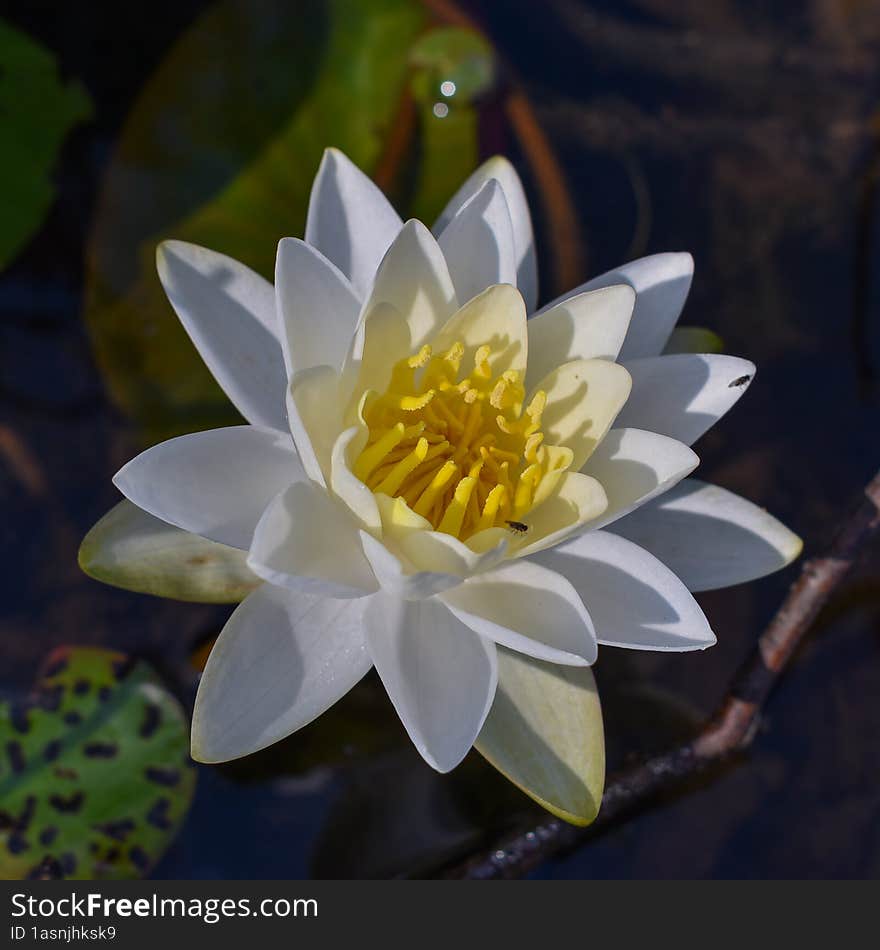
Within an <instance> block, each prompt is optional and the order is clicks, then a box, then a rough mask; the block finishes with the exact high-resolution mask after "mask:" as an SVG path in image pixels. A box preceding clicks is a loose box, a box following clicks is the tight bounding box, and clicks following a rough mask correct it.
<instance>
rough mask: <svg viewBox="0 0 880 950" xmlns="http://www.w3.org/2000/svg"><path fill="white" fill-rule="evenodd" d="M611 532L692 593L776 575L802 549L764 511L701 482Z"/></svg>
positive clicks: (680, 488)
mask: <svg viewBox="0 0 880 950" xmlns="http://www.w3.org/2000/svg"><path fill="white" fill-rule="evenodd" d="M612 530H613V532H614V533H615V534H619V535H621V536H622V537H624V538H628V539H629V540H630V541H633V542H635V543H636V544H638V545H639V546H640V547H643V548H645V549H646V550H647V551H650V552H651V553H652V554H653V555H654V556H655V557H657V558H659V559H660V560H661V561H663V563H664V564H665V565H666V566H667V567H669V568H671V569H672V570H673V571H674V572H675V574H677V575H678V576H679V577H680V578H681V579H682V580H683V581H684V583H685V584H686V585H687V587H688V588H689V589H690V590H692V591H700V590H715V589H716V588H718V587H730V586H732V585H733V584H742V583H745V582H746V581H751V580H755V578H758V577H764V576H765V575H766V574H772V573H773V572H774V571H778V570H780V569H781V568H783V567H785V566H786V565H787V564H790V563H791V562H792V561H793V560H794V559H795V558H796V557H797V556H798V555H799V554H800V553H801V548H802V547H803V542H802V541H801V539H800V538H799V537H798V536H797V535H796V534H794V532H792V531H789V529H788V528H786V527H785V525H784V524H782V522H780V521H777V519H776V518H774V517H773V515H771V514H770V513H769V512H767V511H765V510H764V509H763V508H759V507H758V506H757V505H754V504H752V502H750V501H746V499H745V498H740V496H739V495H735V494H734V493H733V492H729V491H727V490H726V489H724V488H720V487H719V486H718V485H707V484H706V483H705V482H701V481H698V480H697V479H696V478H688V479H685V480H684V481H683V482H680V483H679V484H678V485H676V486H675V487H674V488H672V489H670V490H669V491H668V492H666V493H665V494H663V495H661V496H660V497H659V498H656V499H654V501H652V502H650V503H649V504H647V505H645V506H644V507H642V508H639V509H638V511H634V512H633V513H632V514H630V515H627V516H626V517H625V518H622V519H621V520H620V521H618V522H617V523H616V524H615V525H614V527H613V529H612Z"/></svg>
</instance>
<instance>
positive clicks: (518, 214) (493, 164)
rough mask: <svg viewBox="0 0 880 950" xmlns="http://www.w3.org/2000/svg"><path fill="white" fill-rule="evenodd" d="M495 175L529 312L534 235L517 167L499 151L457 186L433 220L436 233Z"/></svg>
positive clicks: (534, 278) (534, 286)
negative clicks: (509, 222) (511, 231)
mask: <svg viewBox="0 0 880 950" xmlns="http://www.w3.org/2000/svg"><path fill="white" fill-rule="evenodd" d="M492 179H495V180H496V181H497V182H498V183H499V184H500V185H501V187H502V189H503V190H504V197H505V199H506V200H507V207H508V210H509V212H510V221H511V225H512V227H513V247H514V253H515V254H516V273H517V279H516V285H517V287H519V290H520V293H521V294H522V295H523V297H524V298H525V302H526V307H527V308H528V310H529V312H530V313H531V312H532V311H533V310H534V309H535V306H536V304H537V302H538V263H537V257H536V255H535V238H534V234H533V233H532V218H531V215H530V214H529V203H528V201H527V200H526V193H525V190H524V189H523V186H522V182H521V181H520V178H519V175H518V174H517V173H516V169H515V168H514V167H513V165H511V164H510V162H509V161H508V160H507V159H506V158H503V157H502V156H500V155H496V156H495V157H494V158H490V159H489V160H488V161H486V162H484V163H483V164H482V165H481V166H480V167H479V168H478V169H477V170H476V171H475V172H474V173H473V174H472V175H471V177H470V178H468V180H467V181H466V182H465V183H464V184H463V185H462V186H461V188H459V189H458V191H457V192H456V193H455V195H454V196H453V197H452V199H451V200H450V202H449V204H447V205H446V207H445V208H444V209H443V213H442V214H441V215H440V217H439V218H438V219H437V221H436V223H435V224H434V227H433V231H434V233H435V234H442V233H443V231H444V230H445V229H446V227H447V225H448V224H449V222H450V221H451V220H452V219H453V218H454V217H455V215H456V214H457V213H458V211H459V209H460V208H461V207H462V206H463V205H464V204H465V202H466V201H468V200H469V199H470V198H472V197H473V196H474V195H475V194H476V193H477V192H478V191H479V190H480V188H482V186H483V185H484V184H485V183H486V182H487V181H491V180H492Z"/></svg>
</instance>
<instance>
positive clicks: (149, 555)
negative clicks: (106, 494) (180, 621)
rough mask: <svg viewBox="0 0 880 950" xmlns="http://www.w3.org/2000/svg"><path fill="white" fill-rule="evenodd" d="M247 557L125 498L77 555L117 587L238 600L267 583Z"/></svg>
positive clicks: (204, 601)
mask: <svg viewBox="0 0 880 950" xmlns="http://www.w3.org/2000/svg"><path fill="white" fill-rule="evenodd" d="M246 557H247V556H246V554H245V552H244V551H241V550H239V549H238V548H231V547H229V546H228V545H226V544H217V542H216V541H208V540H207V539H206V538H203V537H200V536H199V535H197V534H192V533H191V532H189V531H184V530H183V529H182V528H176V527H174V525H170V524H168V523H167V522H165V521H160V520H159V519H158V518H154V517H153V516H152V515H150V514H147V512H146V511H142V510H141V509H140V508H138V507H137V506H136V505H133V504H132V503H131V502H130V501H128V500H127V499H123V500H122V501H121V502H119V504H118V505H116V506H115V507H113V508H111V509H110V510H109V511H108V512H107V514H106V515H104V517H103V518H101V520H100V521H99V522H98V523H97V524H96V525H94V526H93V527H92V529H91V530H90V531H89V533H88V534H87V535H86V536H85V537H84V538H83V540H82V544H81V545H80V548H79V557H78V560H79V566H80V567H81V568H82V570H83V571H85V573H86V574H88V575H89V577H94V578H95V579H96V580H99V581H102V582H103V583H104V584H112V585H113V586H114V587H122V588H124V589H125V590H133V591H137V592H138V593H141V594H152V595H153V596H154V597H170V598H171V599H172V600H188V601H194V602H196V603H202V604H237V603H239V602H240V601H242V600H244V598H245V597H247V595H248V594H249V593H250V592H251V591H252V590H254V588H255V587H259V585H260V584H261V583H262V581H261V580H260V578H259V577H257V576H256V575H255V574H254V573H253V571H251V569H250V568H249V567H248V566H247V564H246V563H245V561H246Z"/></svg>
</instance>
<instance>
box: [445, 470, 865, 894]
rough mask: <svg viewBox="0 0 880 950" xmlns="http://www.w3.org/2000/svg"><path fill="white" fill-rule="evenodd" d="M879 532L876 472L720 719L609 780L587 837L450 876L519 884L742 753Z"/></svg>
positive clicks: (522, 837) (530, 840) (482, 862)
mask: <svg viewBox="0 0 880 950" xmlns="http://www.w3.org/2000/svg"><path fill="white" fill-rule="evenodd" d="M878 528H880V472H878V473H877V474H876V475H875V476H874V478H873V479H872V480H871V482H869V484H868V486H867V487H866V488H865V491H864V495H863V497H862V499H861V501H860V503H859V505H858V507H857V508H856V510H855V511H854V512H853V514H852V515H851V516H850V518H849V519H848V520H847V521H846V522H845V523H844V525H843V527H842V528H841V529H840V531H838V533H837V535H836V536H835V538H834V540H833V541H832V543H831V545H830V546H829V548H828V550H827V551H826V552H825V554H823V555H821V556H820V557H816V558H811V559H810V560H808V561H806V562H805V563H804V565H803V567H802V568H801V573H800V576H799V577H798V579H797V580H796V581H795V582H794V584H792V586H791V588H790V590H789V592H788V595H787V596H786V598H785V600H784V601H783V603H782V606H781V607H780V608H779V610H778V611H777V612H776V615H775V616H774V617H773V619H772V620H771V621H770V623H769V625H768V626H767V628H766V629H765V630H764V632H763V633H762V634H761V636H760V638H759V639H758V642H757V644H756V645H755V649H754V650H753V651H752V654H751V656H750V657H749V659H748V660H747V661H746V663H745V665H744V666H743V667H742V669H741V670H740V671H739V673H738V674H737V676H736V677H735V679H734V681H733V684H732V686H731V688H730V690H729V692H728V694H727V697H726V698H725V699H724V701H723V703H722V704H721V706H720V708H719V710H718V712H717V713H716V714H715V716H714V717H713V718H712V719H711V720H710V721H709V722H708V723H707V724H706V726H705V727H704V728H703V730H702V731H701V732H700V734H699V735H698V736H697V737H696V738H695V739H694V740H692V741H691V742H688V743H685V744H684V745H681V746H679V747H678V748H676V749H673V750H672V751H671V752H668V753H666V754H665V755H660V756H656V757H654V758H652V759H649V760H648V761H646V762H644V763H642V764H641V765H639V766H637V767H635V768H633V769H629V770H627V771H625V772H622V773H620V774H618V775H616V776H614V777H613V778H612V779H611V780H610V781H609V783H608V785H607V787H606V789H605V795H604V798H603V800H602V810H601V812H600V814H599V818H598V819H597V821H596V822H595V823H594V824H593V825H592V826H591V828H590V829H581V828H575V827H573V826H572V825H568V824H566V823H565V822H562V821H559V820H558V819H548V820H547V821H545V822H542V823H541V824H539V825H536V826H535V827H532V828H528V829H526V830H524V831H521V832H520V833H518V834H515V835H512V836H510V837H508V838H507V839H505V840H504V841H502V842H500V843H499V844H498V845H497V846H496V847H494V848H492V849H491V850H490V851H488V852H486V853H484V854H480V855H476V856H474V857H473V858H471V859H470V860H469V861H467V862H466V863H465V864H463V865H461V866H460V867H458V868H456V869H454V870H453V871H452V872H451V873H450V874H449V875H448V876H450V877H463V878H472V879H480V880H485V879H490V878H515V877H521V876H522V875H523V874H526V873H527V872H528V871H530V870H532V869H533V868H535V867H537V866H538V865H539V864H541V863H542V862H543V861H545V860H546V859H548V858H551V857H554V856H555V855H558V854H560V853H562V852H564V851H568V850H570V849H572V848H573V847H575V846H577V845H578V844H579V843H580V842H581V841H582V840H583V839H584V837H585V835H586V834H588V833H590V832H591V831H595V829H596V827H597V826H602V825H606V824H609V823H610V822H611V821H613V820H614V819H615V818H617V817H618V816H619V815H621V814H622V813H624V812H626V811H629V810H631V809H632V808H634V807H635V806H637V805H642V804H645V803H646V802H647V801H649V800H650V799H651V798H652V797H653V796H654V795H656V794H657V793H658V792H659V791H662V790H665V789H668V788H671V787H672V786H674V785H675V784H677V783H679V782H681V781H682V780H683V779H686V778H688V777H691V776H693V775H695V774H697V773H698V772H700V771H702V770H704V769H706V768H707V767H709V766H711V765H717V764H719V763H720V762H722V761H723V760H724V759H726V758H728V757H729V756H731V755H732V754H733V753H735V752H737V751H739V750H741V749H743V748H746V747H747V746H748V745H749V744H750V742H751V740H752V737H753V735H754V733H755V729H756V727H757V724H758V719H759V715H760V712H761V709H762V708H763V705H764V703H765V702H766V701H767V697H768V696H769V695H770V692H771V691H772V689H773V687H774V685H775V684H776V682H777V680H778V679H779V676H780V675H781V674H782V673H783V672H784V670H785V668H786V666H787V665H788V662H789V660H790V659H791V657H792V654H793V653H794V651H795V650H796V649H797V647H798V645H799V644H800V643H801V641H802V640H803V638H804V636H805V635H806V633H807V632H808V631H809V629H810V627H811V626H812V624H813V621H814V620H815V619H816V617H817V616H818V614H819V611H820V610H821V609H822V607H823V606H824V605H825V604H826V603H827V602H828V600H829V598H830V597H831V595H832V594H833V593H834V591H835V590H836V589H837V588H838V586H839V585H840V583H841V581H842V580H843V579H844V577H845V576H846V575H847V573H848V572H849V570H850V569H851V568H852V566H853V564H855V562H856V560H857V559H858V556H859V554H860V552H861V551H862V549H863V547H864V546H865V544H866V542H867V541H868V540H869V539H870V538H871V537H872V536H873V535H874V534H875V533H876V532H877V530H878Z"/></svg>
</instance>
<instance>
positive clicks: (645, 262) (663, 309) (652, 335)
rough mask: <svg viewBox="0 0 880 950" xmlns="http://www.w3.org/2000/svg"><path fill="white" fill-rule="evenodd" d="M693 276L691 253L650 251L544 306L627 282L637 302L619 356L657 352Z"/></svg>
mask: <svg viewBox="0 0 880 950" xmlns="http://www.w3.org/2000/svg"><path fill="white" fill-rule="evenodd" d="M693 276H694V259H693V258H692V257H691V256H690V254H681V253H678V254H671V253H667V254H652V255H651V256H650V257H641V258H639V259H638V260H637V261H631V262H630V263H629V264H624V265H623V267H618V268H616V269H615V270H610V271H608V272H607V273H605V274H601V275H600V276H599V277H594V278H593V279H592V280H588V281H587V282H586V283H585V284H581V285H580V286H579V287H576V288H575V289H574V290H572V291H569V293H567V294H563V296H562V297H559V298H558V299H557V300H555V301H553V302H552V303H551V304H549V305H548V306H547V307H545V308H544V310H548V309H549V308H550V307H552V306H554V305H555V304H557V303H559V302H560V301H562V300H566V299H568V298H569V297H573V296H574V295H575V294H578V293H581V292H583V291H584V290H596V289H598V288H599V287H610V286H611V285H612V284H629V285H630V287H632V288H633V290H634V291H635V292H636V304H635V309H634V310H633V315H632V320H631V321H630V324H629V332H628V333H627V335H626V340H625V341H624V344H623V347H622V348H621V350H620V359H622V360H633V359H639V358H641V357H643V356H657V355H658V354H659V353H662V352H663V347H664V346H665V345H666V341H667V340H668V339H669V335H670V334H671V333H672V329H673V327H674V326H675V324H676V322H677V320H678V318H679V316H680V315H681V310H682V307H684V302H685V300H686V299H687V295H688V291H689V290H690V289H691V280H692V278H693ZM542 312H543V311H542Z"/></svg>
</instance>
